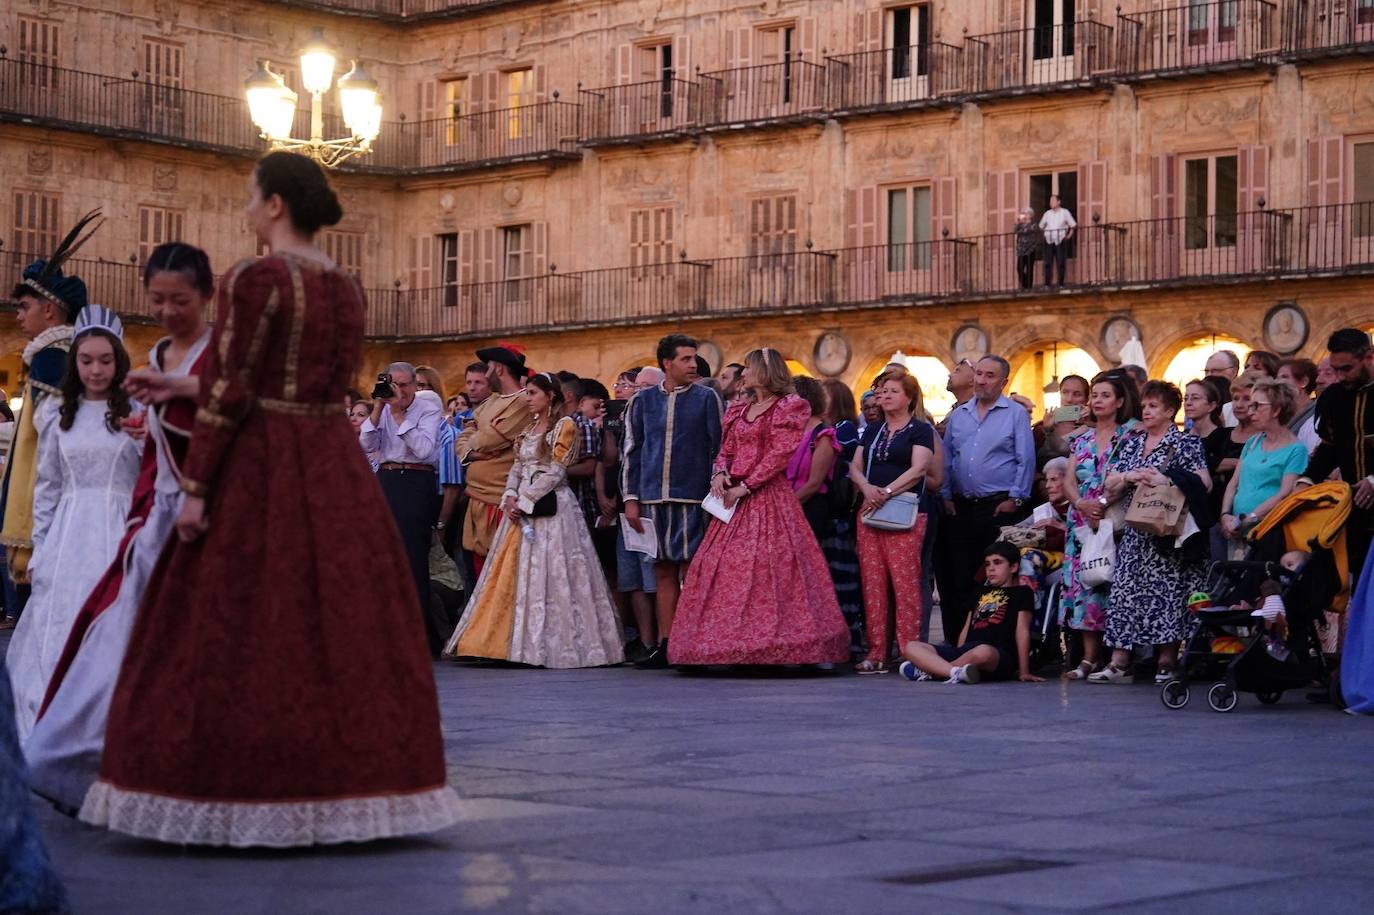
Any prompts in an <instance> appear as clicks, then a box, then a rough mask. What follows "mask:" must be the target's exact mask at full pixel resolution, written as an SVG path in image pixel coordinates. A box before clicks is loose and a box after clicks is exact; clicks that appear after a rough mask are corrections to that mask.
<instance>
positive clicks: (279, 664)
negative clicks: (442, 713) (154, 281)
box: [81, 256, 458, 846]
mask: <svg viewBox="0 0 1374 915" xmlns="http://www.w3.org/2000/svg"><path fill="white" fill-rule="evenodd" d="M365 308H366V306H365V303H364V301H363V295H362V291H361V289H359V287H358V285H357V283H356V281H354V280H353V279H352V278H350V277H349V276H347V275H346V274H344V273H343V272H341V271H339V270H326V269H324V268H323V267H321V266H320V265H317V264H315V263H313V262H310V261H307V260H303V259H300V258H295V257H290V256H273V257H268V258H264V259H262V260H259V261H244V262H242V263H240V264H239V265H238V266H236V267H235V268H234V270H233V271H232V272H231V273H230V275H229V276H228V277H227V278H226V279H225V281H224V282H223V284H222V287H221V290H220V297H219V315H220V320H219V324H218V326H217V328H216V331H215V336H214V340H213V341H212V343H211V347H212V349H211V353H210V355H209V358H208V359H207V364H206V366H205V370H204V372H203V374H202V375H201V393H200V398H199V408H198V410H197V412H196V419H195V426H194V429H193V430H192V437H191V444H190V448H189V451H188V453H187V455H186V460H185V464H184V474H183V482H182V488H183V489H184V490H185V491H187V492H188V493H191V494H192V495H202V496H205V497H206V499H207V508H206V516H207V518H208V521H209V530H208V531H207V533H206V534H205V535H204V536H203V537H201V538H200V539H198V540H196V541H195V542H193V543H190V544H185V543H181V542H180V541H178V540H176V539H173V541H172V543H171V544H170V545H169V546H168V548H167V551H166V552H165V553H164V554H163V556H162V559H161V561H160V562H159V564H158V567H157V569H156V571H155V572H154V573H153V577H152V580H151V581H150V582H149V586H148V591H147V594H146V595H145V597H144V600H143V604H142V606H141V608H140V610H139V616H138V620H137V622H136V623H135V624H134V629H133V632H132V635H131V637H130V641H129V648H128V652H127V654H126V656H125V660H124V666H123V668H122V669H121V672H120V676H119V683H118V686H117V687H116V689H115V695H114V699H113V700H112V702H111V706H110V716H109V725H108V729H107V732H106V744H105V753H104V756H103V758H102V761H101V769H100V780H99V781H97V782H96V784H95V785H94V786H93V787H92V788H91V790H90V792H89V793H88V794H87V797H86V802H85V804H84V805H83V807H82V809H81V818H82V819H84V820H87V821H89V822H91V823H95V824H97V825H104V826H108V827H109V828H111V829H114V830H117V831H120V832H125V833H129V834H132V835H137V836H143V837H145V838H151V839H158V840H162V841H167V842H176V843H192V844H207V845H237V846H242V845H267V846H289V845H309V844H314V843H327V842H348V841H365V840H369V839H375V838H382V837H387V836H396V835H404V834H408V833H418V832H428V831H432V830H436V829H441V828H443V827H446V826H448V825H450V824H451V823H453V822H454V821H455V820H456V819H457V816H458V800H457V796H456V795H455V794H454V793H453V791H452V789H450V788H449V787H448V786H447V784H446V776H445V768H444V755H443V744H442V738H441V734H440V728H439V708H438V701H437V697H436V693H435V687H434V677H433V670H432V668H431V665H430V659H429V652H428V648H427V646H426V643H425V634H424V632H423V630H422V628H421V622H420V619H419V617H418V616H416V615H415V612H414V608H415V603H416V597H415V592H414V585H413V584H412V582H411V577H410V575H409V573H408V571H407V569H408V565H407V562H406V557H405V553H404V551H403V550H402V547H401V540H400V535H399V534H398V532H397V530H396V526H395V523H394V522H393V521H392V519H391V514H390V512H388V510H387V507H386V503H385V501H384V500H383V498H382V492H381V489H380V488H379V487H378V485H377V481H376V478H375V477H374V476H373V474H372V470H371V468H370V467H369V466H368V463H367V459H366V458H365V457H364V455H363V453H362V450H361V449H359V448H358V439H357V436H356V435H355V434H354V433H353V430H352V429H351V427H350V426H349V423H348V420H347V418H346V417H345V414H344V408H343V401H344V392H345V391H346V390H347V388H348V387H349V386H350V385H351V384H352V382H353V379H354V378H355V377H356V370H357V368H358V366H359V364H360V362H361V356H362V334H363V316H364V310H365Z"/></svg>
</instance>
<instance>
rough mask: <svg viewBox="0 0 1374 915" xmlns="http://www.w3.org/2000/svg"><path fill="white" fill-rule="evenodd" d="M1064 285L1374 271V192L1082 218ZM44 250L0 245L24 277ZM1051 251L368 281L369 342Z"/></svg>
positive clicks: (735, 305) (958, 241)
mask: <svg viewBox="0 0 1374 915" xmlns="http://www.w3.org/2000/svg"><path fill="white" fill-rule="evenodd" d="M1067 253H1068V266H1067V270H1066V276H1065V288H1067V289H1071V290H1082V291H1093V290H1104V291H1105V290H1112V289H1130V288H1146V287H1158V286H1175V285H1205V284H1211V283H1219V282H1220V283H1225V282H1243V281H1245V280H1255V279H1261V280H1270V279H1282V278H1296V277H1306V276H1314V277H1318V276H1332V275H1344V274H1374V202H1370V203H1353V204H1341V205H1337V206H1320V207H1295V208H1292V209H1284V210H1256V211H1253V212H1246V213H1230V214H1220V215H1218V214H1211V215H1199V216H1176V217H1171V218H1168V219H1141V220H1132V221H1129V222H1116V223H1093V224H1091V225H1082V226H1079V227H1078V230H1077V231H1076V233H1075V235H1074V237H1073V239H1071V240H1070V241H1069V243H1068V252H1067ZM35 256H36V255H33V254H28V253H16V252H10V251H4V250H0V271H3V275H6V276H18V275H19V272H20V271H21V270H22V269H23V268H24V266H25V265H27V264H28V263H30V262H31V261H32V260H34V258H35ZM1044 263H1045V262H1044V258H1043V249H1042V248H1041V247H1039V246H1036V247H1035V248H1034V250H1033V251H1032V253H1031V264H1030V266H1031V268H1032V270H1033V276H1032V279H1031V287H1030V288H1029V289H1026V288H1024V287H1023V286H1022V277H1021V274H1020V272H1019V271H1018V254H1017V244H1016V236H1015V235H1014V234H1012V233H1003V234H992V235H978V236H971V237H967V238H954V237H948V238H940V239H935V240H932V241H919V242H914V243H903V244H889V245H870V246H866V247H856V248H844V249H840V250H835V251H810V250H807V251H795V252H785V253H778V254H764V255H756V256H749V257H729V258H715V259H710V260H688V259H686V258H684V259H682V260H678V261H673V262H671V263H662V264H647V265H640V266H634V267H614V268H608V269H602V270H587V271H582V272H577V273H552V272H551V273H547V274H543V275H540V276H533V277H523V278H516V279H508V280H499V281H494V282H484V283H471V284H462V285H458V284H452V285H447V286H439V287H433V288H426V289H400V288H396V287H391V288H385V289H369V290H367V298H368V315H367V323H366V334H367V336H368V337H369V338H371V339H394V338H429V339H456V338H463V337H483V336H492V335H498V334H503V333H532V332H538V331H545V330H550V329H567V328H570V327H594V326H611V325H627V324H637V323H652V322H662V321H674V320H690V319H693V318H709V317H729V316H745V315H768V314H786V313H797V312H803V313H805V312H814V311H820V310H825V309H835V308H862V307H873V306H879V305H884V304H887V305H909V304H913V303H940V302H966V301H977V300H979V299H986V298H990V297H1001V296H1014V295H1022V294H1031V295H1033V294H1040V293H1041V292H1043V287H1044V286H1045V285H1046V279H1047V278H1046V277H1045V275H1044ZM70 269H71V272H74V273H76V274H78V275H79V276H81V277H82V278H83V279H84V280H85V281H86V284H87V286H88V287H89V289H90V290H91V299H92V301H98V302H100V303H102V304H105V305H108V306H109V307H110V308H113V309H114V310H115V311H117V312H119V313H120V314H122V315H124V316H125V317H126V318H127V319H129V320H132V321H134V322H143V323H152V322H153V320H154V318H153V315H152V313H151V311H150V309H149V308H148V306H147V305H146V303H145V302H144V296H143V288H142V282H141V280H140V278H139V277H140V267H139V266H138V265H137V264H136V263H133V262H130V261H105V260H90V259H85V260H76V261H73V262H72V265H71V268H70Z"/></svg>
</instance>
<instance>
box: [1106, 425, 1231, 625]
mask: <svg viewBox="0 0 1374 915" xmlns="http://www.w3.org/2000/svg"><path fill="white" fill-rule="evenodd" d="M1142 467H1153V468H1155V469H1156V470H1158V471H1159V472H1161V473H1168V472H1169V471H1171V470H1174V471H1178V470H1182V471H1186V472H1188V473H1192V474H1198V475H1201V474H1202V473H1203V472H1205V471H1206V470H1207V454H1206V452H1205V451H1204V449H1203V447H1202V439H1200V438H1198V437H1197V436H1195V435H1189V434H1188V433H1187V432H1182V431H1179V430H1178V429H1170V430H1169V431H1168V432H1167V433H1165V435H1164V436H1163V438H1161V439H1160V440H1159V444H1157V445H1156V446H1155V447H1154V449H1153V450H1152V451H1150V452H1148V453H1146V451H1145V432H1144V430H1143V429H1141V430H1137V431H1136V432H1135V433H1134V434H1132V435H1130V436H1128V437H1127V439H1126V443H1125V444H1124V445H1123V446H1122V448H1121V456H1120V458H1118V460H1117V462H1116V466H1115V467H1114V468H1113V469H1114V470H1117V471H1120V472H1121V473H1129V472H1130V471H1132V470H1139V469H1140V468H1142ZM1133 492H1134V489H1128V490H1127V491H1126V495H1127V497H1128V498H1129V497H1130V495H1131V494H1132V493H1133ZM1206 577H1207V563H1206V562H1203V561H1200V560H1188V559H1184V558H1183V551H1182V550H1179V549H1177V548H1175V546H1174V538H1173V537H1156V536H1154V535H1153V534H1149V533H1147V532H1145V531H1139V530H1136V529H1135V528H1133V527H1128V528H1126V533H1125V534H1124V535H1123V536H1122V538H1121V542H1120V543H1119V544H1117V547H1116V565H1115V567H1114V569H1113V571H1112V584H1111V599H1110V603H1109V609H1108V611H1107V627H1106V638H1105V641H1106V643H1107V645H1108V646H1110V647H1112V648H1131V647H1133V646H1136V645H1167V644H1169V643H1171V642H1177V641H1179V640H1180V639H1182V638H1183V637H1184V635H1186V634H1187V631H1186V630H1187V622H1188V613H1187V600H1188V595H1189V594H1192V593H1193V592H1194V591H1197V590H1199V589H1201V588H1202V587H1203V583H1204V581H1205V580H1206Z"/></svg>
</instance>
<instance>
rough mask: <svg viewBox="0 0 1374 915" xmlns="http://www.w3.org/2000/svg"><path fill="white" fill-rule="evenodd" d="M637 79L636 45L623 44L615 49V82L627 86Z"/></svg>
mask: <svg viewBox="0 0 1374 915" xmlns="http://www.w3.org/2000/svg"><path fill="white" fill-rule="evenodd" d="M634 81H635V46H634V45H632V44H623V45H621V46H620V47H618V48H616V49H615V84H616V85H617V86H627V85H629V84H630V83H632V82H634Z"/></svg>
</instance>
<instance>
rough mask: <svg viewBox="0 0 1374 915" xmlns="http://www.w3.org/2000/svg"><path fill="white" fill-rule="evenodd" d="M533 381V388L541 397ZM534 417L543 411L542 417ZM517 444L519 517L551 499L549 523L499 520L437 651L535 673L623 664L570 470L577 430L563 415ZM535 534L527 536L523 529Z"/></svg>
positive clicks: (509, 490)
mask: <svg viewBox="0 0 1374 915" xmlns="http://www.w3.org/2000/svg"><path fill="white" fill-rule="evenodd" d="M545 377H546V376H543V375H537V376H535V378H534V379H533V380H532V381H531V385H530V386H531V387H537V388H538V389H539V392H540V394H541V395H543V396H547V394H545V393H544V392H543V390H542V386H541V385H540V383H541V382H543V381H544V379H545ZM540 412H543V411H542V410H541V411H540ZM541 426H542V424H538V425H536V426H535V428H534V429H531V430H530V431H529V432H527V433H525V435H524V436H523V437H522V438H521V439H520V441H519V443H518V444H517V445H516V449H515V454H516V458H515V466H513V467H512V468H511V472H510V476H509V477H508V478H507V480H506V496H507V497H509V496H511V495H514V496H515V498H516V501H517V503H518V505H519V507H520V510H521V511H522V512H529V511H530V510H531V509H532V508H533V507H534V503H536V502H538V501H539V499H540V498H542V497H543V496H545V495H547V494H548V493H550V492H553V493H555V494H556V495H555V498H556V499H557V503H558V510H557V512H556V513H555V514H553V515H552V516H550V517H544V518H527V517H526V516H525V515H523V514H522V515H521V516H520V517H518V518H517V517H512V515H511V513H510V512H507V513H506V516H505V518H503V519H502V521H501V526H500V528H498V529H497V532H496V538H495V540H494V541H493V543H492V548H491V554H490V555H489V556H488V557H487V562H486V565H485V566H484V567H483V568H482V576H481V578H479V579H478V580H477V587H476V589H475V590H474V591H473V595H472V600H471V601H470V602H469V604H468V608H467V611H466V612H465V613H464V614H463V618H462V620H460V621H459V623H458V628H457V630H456V631H455V632H454V633H453V637H452V638H451V639H450V640H449V643H448V645H447V646H445V648H444V653H445V654H446V655H448V656H451V657H464V658H495V659H497V660H504V661H514V662H517V663H520V664H530V665H534V666H538V667H553V668H568V667H599V666H602V665H607V664H619V663H621V662H622V661H623V660H624V659H625V654H624V646H623V638H622V636H623V633H622V631H621V627H620V621H619V618H618V616H617V615H616V611H615V605H614V604H612V603H611V593H610V589H609V588H608V586H607V584H606V578H605V575H604V574H602V571H601V564H600V562H599V561H598V560H597V556H596V549H595V548H594V547H593V546H592V539H591V535H590V534H589V533H588V532H587V523H586V521H585V520H583V517H582V510H581V508H580V507H579V505H578V501H577V496H575V495H573V492H572V490H571V489H569V488H568V466H569V465H571V464H573V463H574V462H575V461H576V460H577V459H578V457H579V455H578V437H579V436H578V430H577V426H576V425H575V424H574V422H573V421H572V419H570V418H567V417H564V418H562V419H559V420H558V421H557V422H556V423H554V425H553V428H552V429H549V430H548V431H547V432H542V431H541V430H540V427H541ZM524 521H528V523H529V524H531V525H532V526H533V528H534V537H533V539H529V538H527V537H526V536H525V534H524V531H523V524H522V522H524Z"/></svg>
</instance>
